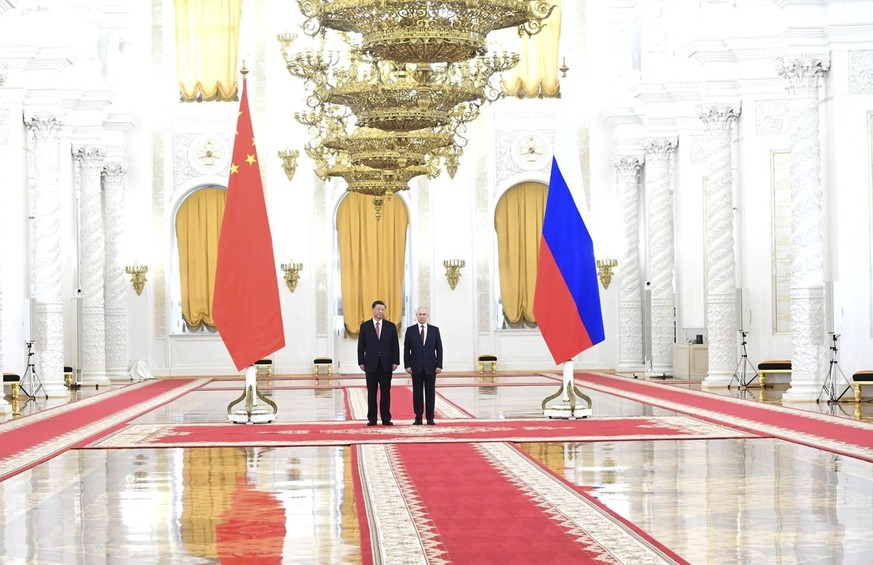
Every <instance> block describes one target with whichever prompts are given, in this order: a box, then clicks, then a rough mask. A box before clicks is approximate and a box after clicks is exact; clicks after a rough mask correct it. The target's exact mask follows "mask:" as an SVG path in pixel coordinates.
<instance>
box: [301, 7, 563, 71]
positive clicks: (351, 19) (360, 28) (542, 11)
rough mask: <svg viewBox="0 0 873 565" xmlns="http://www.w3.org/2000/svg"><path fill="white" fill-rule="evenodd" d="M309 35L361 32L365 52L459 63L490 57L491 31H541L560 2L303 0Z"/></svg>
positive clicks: (395, 58) (392, 58)
mask: <svg viewBox="0 0 873 565" xmlns="http://www.w3.org/2000/svg"><path fill="white" fill-rule="evenodd" d="M298 4H299V6H300V11H301V12H302V13H303V15H304V16H306V18H307V19H306V22H305V23H304V24H303V29H304V31H305V32H306V33H308V34H309V35H315V34H318V33H322V34H323V33H324V30H325V29H333V30H336V31H343V32H355V33H359V34H361V37H362V43H361V45H362V48H363V50H364V52H366V53H367V54H369V55H371V56H373V57H375V58H376V59H380V60H389V61H397V62H400V63H424V62H427V63H437V62H445V63H454V62H458V61H464V60H468V59H472V58H474V57H477V56H481V55H484V54H485V53H486V52H487V49H486V45H485V40H486V37H487V35H488V34H489V33H491V32H492V31H496V30H499V29H506V28H512V27H517V28H518V30H519V33H520V34H521V33H526V34H528V35H535V34H536V33H538V32H539V31H540V30H541V29H542V26H543V20H545V19H546V18H548V17H549V16H550V15H551V13H552V10H554V6H553V5H551V4H549V3H548V2H546V1H543V0H298Z"/></svg>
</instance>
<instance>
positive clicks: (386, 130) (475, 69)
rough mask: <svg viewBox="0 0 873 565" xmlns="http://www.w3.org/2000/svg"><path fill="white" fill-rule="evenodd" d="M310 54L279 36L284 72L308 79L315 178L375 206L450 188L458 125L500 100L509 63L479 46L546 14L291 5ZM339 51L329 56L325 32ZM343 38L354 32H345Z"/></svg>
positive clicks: (524, 29)
mask: <svg viewBox="0 0 873 565" xmlns="http://www.w3.org/2000/svg"><path fill="white" fill-rule="evenodd" d="M298 4H299V5H300V10H301V12H302V13H303V15H304V16H306V18H307V19H306V22H305V23H304V26H303V28H304V31H305V32H306V33H307V34H308V35H311V36H318V37H319V38H320V42H321V44H320V46H319V48H317V49H311V48H310V49H304V50H302V51H297V52H293V51H292V49H291V44H292V42H293V41H294V40H295V36H293V35H291V34H282V35H280V36H279V38H278V39H279V42H280V43H281V45H282V48H281V51H282V56H283V58H284V60H285V66H286V68H287V70H288V72H289V73H290V74H291V75H293V76H296V77H298V78H301V79H303V80H304V84H305V87H306V91H307V95H306V105H307V107H308V108H309V110H307V111H305V112H298V113H297V114H295V118H296V119H297V121H298V122H300V123H301V124H304V125H306V126H307V127H308V130H309V134H310V140H309V142H308V143H307V145H306V147H305V151H306V154H307V155H308V156H309V157H310V158H312V159H313V160H314V161H315V164H316V166H315V172H316V174H317V175H318V176H319V177H320V178H322V179H326V178H328V177H341V178H343V179H345V181H346V183H347V185H348V187H347V190H348V191H350V192H360V193H362V194H368V195H372V196H374V197H375V202H374V204H375V206H376V214H377V217H379V216H380V215H381V207H382V204H383V199H384V198H385V197H387V196H390V195H391V194H394V193H396V192H399V191H401V190H407V189H408V188H409V186H408V183H409V181H410V180H411V179H412V178H414V177H416V176H420V175H427V176H428V177H430V178H434V177H436V176H437V175H438V174H439V173H440V171H441V170H443V169H445V170H446V171H447V172H448V173H449V175H450V176H451V177H454V175H455V172H456V171H457V168H458V159H459V157H460V156H461V155H462V154H463V149H464V146H465V145H466V143H467V139H466V137H465V132H466V124H468V123H469V122H471V121H473V120H475V119H476V118H477V117H478V116H479V113H480V109H481V107H482V105H483V104H485V103H487V102H493V101H495V100H497V99H498V98H500V96H501V95H502V89H501V87H500V84H499V73H500V72H502V71H505V70H507V69H510V68H512V67H514V66H515V65H516V64H517V63H518V60H519V57H518V55H516V54H514V53H507V52H502V53H488V52H487V49H486V43H485V41H486V36H487V35H488V33H490V32H491V31H494V30H498V29H505V28H512V27H517V28H518V29H519V33H527V34H529V35H532V34H534V33H537V32H538V31H539V30H540V29H541V28H542V26H543V25H544V23H543V20H545V19H546V18H547V17H548V16H549V15H550V14H551V12H552V10H553V9H554V7H553V6H552V5H550V4H548V3H547V2H544V1H540V0H443V1H431V0H298ZM328 29H331V30H335V31H337V32H340V33H339V34H338V35H339V37H340V38H341V39H342V40H343V42H344V43H345V45H346V48H345V49H336V50H331V49H327V48H326V41H327V38H326V30H328ZM349 32H351V33H349Z"/></svg>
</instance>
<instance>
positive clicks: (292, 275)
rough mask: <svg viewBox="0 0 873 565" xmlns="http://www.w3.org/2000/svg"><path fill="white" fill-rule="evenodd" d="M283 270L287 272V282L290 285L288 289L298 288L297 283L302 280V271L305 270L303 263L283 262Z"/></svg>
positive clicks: (292, 290)
mask: <svg viewBox="0 0 873 565" xmlns="http://www.w3.org/2000/svg"><path fill="white" fill-rule="evenodd" d="M282 270H283V271H284V272H285V284H286V285H288V290H290V291H291V292H294V291H295V290H297V283H298V282H299V281H300V271H302V270H303V263H294V262H290V263H282Z"/></svg>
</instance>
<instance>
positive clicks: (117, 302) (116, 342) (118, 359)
mask: <svg viewBox="0 0 873 565" xmlns="http://www.w3.org/2000/svg"><path fill="white" fill-rule="evenodd" d="M126 177H127V163H125V162H123V161H110V162H107V163H106V164H105V165H104V167H103V225H104V231H105V234H106V237H105V240H104V242H105V257H106V261H105V264H104V270H103V281H104V285H103V302H104V306H105V311H104V326H105V329H106V355H105V359H106V361H105V362H106V376H107V378H108V379H109V380H110V381H117V380H125V379H127V371H128V356H127V303H126V302H125V290H126V284H125V283H126V281H125V280H124V264H123V261H122V258H121V243H122V241H124V181H125V178H126Z"/></svg>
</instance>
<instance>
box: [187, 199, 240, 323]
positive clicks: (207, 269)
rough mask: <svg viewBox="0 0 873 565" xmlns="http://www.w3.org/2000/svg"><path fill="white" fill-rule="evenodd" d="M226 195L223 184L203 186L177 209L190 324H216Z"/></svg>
mask: <svg viewBox="0 0 873 565" xmlns="http://www.w3.org/2000/svg"><path fill="white" fill-rule="evenodd" d="M226 197H227V191H226V190H224V189H222V188H217V187H208V188H202V189H200V190H198V191H196V192H193V193H192V194H191V195H189V196H188V197H187V198H186V199H185V201H184V202H182V205H181V206H179V211H178V212H176V242H177V245H178V248H179V276H180V277H181V280H180V286H181V290H182V317H183V318H184V319H185V323H187V324H188V326H189V327H191V328H200V327H202V326H203V325H206V326H208V327H215V322H213V320H212V295H213V292H214V290H215V264H216V262H217V261H218V235H219V234H220V233H221V220H222V218H224V202H225V198H226Z"/></svg>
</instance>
